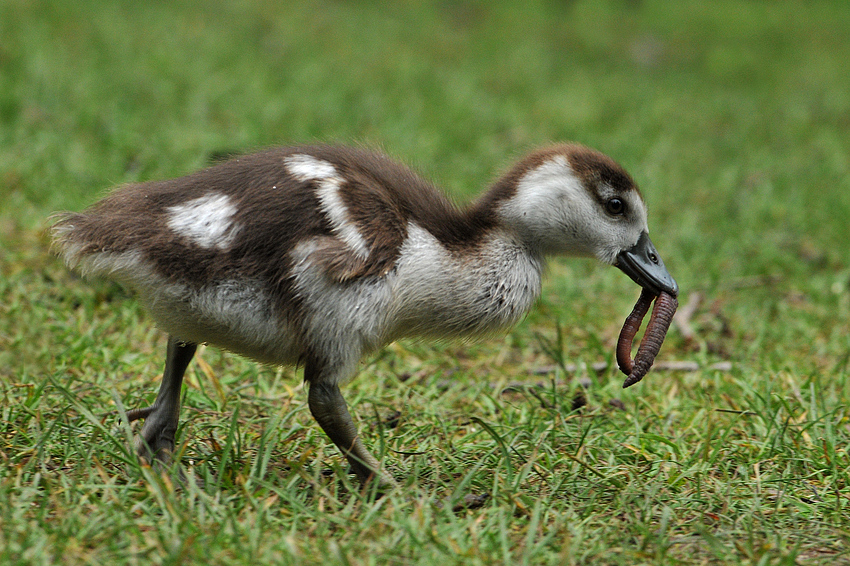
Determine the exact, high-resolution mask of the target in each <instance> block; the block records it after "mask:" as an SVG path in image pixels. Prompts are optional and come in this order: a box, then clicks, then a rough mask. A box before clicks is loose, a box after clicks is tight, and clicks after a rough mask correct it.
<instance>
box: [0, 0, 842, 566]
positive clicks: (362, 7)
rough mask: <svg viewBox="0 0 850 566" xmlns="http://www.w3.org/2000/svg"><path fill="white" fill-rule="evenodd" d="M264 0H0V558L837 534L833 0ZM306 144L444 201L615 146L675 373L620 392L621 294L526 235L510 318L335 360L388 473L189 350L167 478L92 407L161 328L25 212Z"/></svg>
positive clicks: (409, 559) (838, 284)
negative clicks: (535, 291) (509, 174)
mask: <svg viewBox="0 0 850 566" xmlns="http://www.w3.org/2000/svg"><path fill="white" fill-rule="evenodd" d="M285 4H286V5H285V6H284V3H275V2H247V1H236V2H206V3H198V2H192V1H184V2H174V3H160V2H150V3H139V2H113V3H108V4H106V5H104V3H95V2H90V1H80V0H76V1H73V2H71V1H67V0H57V1H54V2H39V1H24V0H7V1H5V2H2V3H0V36H2V37H3V41H2V42H0V396H2V402H0V413H1V414H2V418H0V562H2V563H3V564H52V563H58V562H63V563H76V564H86V563H92V564H104V563H112V564H182V563H209V564H243V563H282V564H318V563H321V564H352V565H361V564H432V563H441V564H493V563H504V564H753V565H755V564H850V558H848V538H850V512H849V511H848V507H850V483H849V480H850V454H848V448H847V447H848V445H850V412H848V407H847V401H848V399H850V379H848V371H849V370H848V365H850V332H848V321H850V247H848V246H847V245H846V241H847V218H850V162H849V161H848V155H850V137H848V136H847V131H848V126H850V83H848V80H847V78H846V60H847V53H850V36H848V35H847V33H846V30H847V29H848V28H849V27H850V6H848V5H847V4H845V3H841V2H827V1H826V0H820V1H817V0H816V1H813V2H805V3H803V2H795V1H790V0H789V1H786V2H772V3H767V2H732V1H724V0H719V1H717V2H697V1H691V0H686V1H683V2H677V3H669V2H661V1H653V0H644V1H626V0H608V1H603V2H585V1H574V2H551V1H550V2H532V3H527V2H508V1H500V2H466V3H460V2H433V3H427V4H417V3H409V2H398V3H392V4H390V5H387V4H386V3H378V2H361V3H341V2H339V3H338V2H331V1H326V2H322V1H318V0H316V1H312V2H308V1H304V2H294V3H285ZM316 140H319V141H343V142H365V143H368V144H371V145H379V146H382V147H384V148H386V149H387V150H388V151H389V152H390V153H392V154H394V155H396V156H398V157H399V158H401V159H402V160H404V161H407V162H409V163H412V164H414V165H416V166H417V167H418V168H419V169H420V170H422V171H423V172H424V173H425V174H426V175H428V176H432V177H434V178H436V179H437V180H438V181H439V182H440V183H441V184H443V185H444V186H446V187H448V188H449V189H450V191H451V192H452V194H453V195H455V196H456V197H457V199H458V200H461V201H464V200H468V199H469V198H471V195H473V194H474V193H475V192H477V191H478V190H479V188H480V187H481V186H482V185H484V184H486V183H487V181H488V180H490V179H492V178H493V176H494V175H495V174H496V173H497V172H498V171H500V169H501V168H504V167H506V166H507V164H508V163H509V162H510V161H511V160H512V159H513V158H515V157H517V156H518V155H520V154H522V153H523V152H524V151H525V150H527V149H529V148H531V147H534V146H536V145H541V144H543V143H546V142H548V141H552V140H577V141H581V142H583V143H586V144H588V145H591V146H594V147H597V148H599V149H601V150H603V151H605V152H606V153H609V154H610V155H612V156H614V157H615V158H616V159H617V160H618V161H620V162H621V163H623V164H624V165H625V166H626V168H627V169H628V170H629V171H631V172H632V174H633V175H634V176H635V178H636V179H637V180H638V181H639V183H640V184H641V186H642V190H643V193H644V195H645V197H646V199H647V201H648V202H649V206H650V223H651V229H652V234H653V240H654V241H655V243H656V245H657V246H658V248H659V250H660V251H661V253H662V255H663V256H664V258H665V262H666V263H667V265H668V267H669V268H670V270H671V271H672V273H673V274H674V275H675V276H676V278H677V279H678V281H679V284H680V286H681V288H682V290H683V302H687V301H688V300H689V298H692V297H693V296H694V295H695V294H697V293H699V295H700V296H701V297H702V300H701V302H699V304H698V307H697V309H696V311H695V313H694V315H693V317H692V319H691V324H692V326H693V329H694V336H693V337H692V338H691V339H687V338H686V337H685V336H684V335H683V334H682V333H681V331H680V330H679V329H677V328H675V327H674V329H673V330H672V331H671V333H670V335H669V336H668V339H667V341H666V343H665V346H664V348H663V350H662V354H661V357H662V358H663V359H665V360H685V361H693V362H697V363H698V364H699V365H700V367H701V368H702V369H700V370H698V371H690V372H654V373H652V374H651V375H649V376H648V377H647V378H646V379H645V381H644V382H643V383H641V384H640V385H639V386H636V387H634V388H632V389H629V390H626V391H623V390H621V389H620V383H621V381H622V376H619V375H617V372H616V371H615V370H614V369H611V362H612V352H613V344H614V341H615V338H616V334H617V332H618V330H619V327H620V325H621V324H622V321H623V319H624V317H625V315H626V314H627V313H628V311H629V309H630V307H631V305H632V303H633V302H634V300H635V298H636V297H637V290H636V289H635V287H634V285H633V284H632V283H631V282H629V281H628V279H627V278H626V277H624V276H622V274H620V273H617V272H616V270H611V269H604V268H603V267H601V266H598V265H595V264H593V263H591V262H586V261H576V260H556V261H553V263H552V265H551V268H550V273H549V276H548V278H547V283H546V286H545V289H544V297H543V298H542V300H541V301H540V304H539V305H538V307H537V308H536V309H535V310H534V312H533V313H532V314H531V315H530V316H529V317H528V318H527V319H526V320H525V321H524V322H523V323H522V324H520V325H519V326H518V327H517V328H516V329H514V330H512V331H511V332H510V333H508V334H507V335H506V336H504V337H501V338H497V339H493V340H488V341H484V342H481V343H477V344H457V343H452V344H430V343H410V342H402V343H399V344H394V345H392V346H390V347H389V348H387V349H386V351H384V352H383V353H381V354H380V355H377V356H375V357H374V358H373V359H370V360H367V361H366V362H365V363H364V365H363V371H362V372H361V374H360V376H359V377H358V378H357V379H355V380H354V381H353V382H352V383H351V384H349V385H348V386H347V388H346V396H347V399H348V401H349V403H350V405H351V406H352V410H353V412H354V413H355V414H356V415H358V417H359V424H360V429H361V432H362V434H363V435H364V436H365V437H366V438H367V442H368V444H369V445H370V446H373V447H376V448H377V449H378V450H379V451H380V452H381V453H382V454H383V455H384V457H385V461H386V464H387V467H388V469H389V470H390V471H391V472H392V473H393V474H394V475H395V476H396V477H397V478H399V479H400V480H401V483H402V485H403V488H402V489H400V490H398V491H395V492H392V493H389V494H388V495H386V496H385V497H382V498H376V497H374V495H375V494H373V493H360V491H359V490H358V487H357V485H356V483H355V482H354V479H353V477H350V476H348V475H347V473H346V469H345V466H344V465H343V464H342V462H341V461H340V458H339V456H338V454H337V453H336V452H335V451H334V449H333V448H332V447H331V446H330V443H329V442H328V441H327V440H326V439H325V438H324V437H323V435H322V434H321V432H320V431H319V430H318V427H317V426H316V425H315V424H314V423H313V422H312V421H311V418H310V417H309V412H308V410H307V408H306V406H305V405H306V403H305V401H306V395H305V391H304V390H303V387H302V385H301V377H300V375H299V374H297V373H296V372H295V371H294V370H291V369H277V368H267V367H260V366H257V365H256V364H252V363H250V362H247V361H244V360H242V359H240V358H238V357H236V356H233V355H229V354H226V353H221V352H219V351H217V350H215V349H212V348H210V349H205V350H203V351H202V352H201V354H200V355H199V357H198V360H199V362H198V363H195V364H193V365H192V366H191V369H190V372H189V375H188V378H187V385H186V388H185V404H184V408H183V421H182V428H181V430H180V431H179V439H180V440H181V441H182V443H183V444H182V445H181V448H180V449H181V451H182V452H181V461H182V463H183V464H184V466H185V467H186V468H187V469H188V470H189V481H187V483H186V484H185V485H184V486H183V487H175V486H174V485H173V484H172V483H171V481H170V480H169V476H167V475H159V474H157V473H156V472H155V471H153V470H151V469H150V468H146V467H142V466H140V465H139V464H138V463H137V462H136V460H135V459H134V457H133V456H132V453H131V451H130V450H129V448H128V446H129V445H130V438H131V431H129V430H127V429H126V428H124V427H122V426H121V425H120V424H119V420H118V419H117V418H116V414H118V412H120V411H121V410H122V409H124V408H129V407H135V406H139V405H142V404H144V403H146V402H149V401H150V400H151V399H152V398H153V396H154V394H155V389H156V385H157V383H156V382H157V377H156V376H157V375H158V373H159V372H160V366H161V363H162V357H163V353H164V344H165V342H164V340H165V339H164V336H162V334H161V333H159V332H158V331H157V330H156V329H155V328H153V327H152V326H151V324H150V321H149V319H148V318H147V317H146V315H145V314H144V313H143V312H142V311H141V309H140V308H139V307H138V305H137V304H136V303H135V302H134V301H133V300H132V298H130V297H128V296H126V295H125V294H124V292H123V291H122V290H121V289H120V288H119V287H116V286H114V285H111V284H108V283H102V282H100V283H93V284H92V283H86V282H83V281H81V280H79V279H78V278H76V277H75V276H73V275H72V274H69V273H68V272H67V271H66V270H65V269H64V267H63V266H62V265H61V264H60V262H59V261H58V260H57V259H55V258H54V257H52V256H51V255H50V254H49V252H48V248H49V242H48V238H47V235H46V229H47V227H48V225H49V221H48V216H49V215H50V214H51V213H52V212H53V211H56V210H78V209H81V208H83V207H85V206H86V205H88V204H90V203H92V202H94V201H95V200H96V199H97V198H98V197H99V196H100V195H101V194H103V192H104V191H105V190H106V189H107V188H108V187H110V186H113V185H115V184H119V183H124V182H130V181H137V180H147V179H160V178H167V177H170V176H176V175H180V174H184V173H187V172H190V171H192V170H194V169H197V168H199V167H201V166H203V165H205V164H207V163H208V162H209V161H210V160H211V159H214V158H215V156H216V155H220V154H222V153H228V152H234V151H236V152H239V151H249V150H251V149H254V148H257V147H262V146H266V145H271V144H282V143H291V142H304V141H316ZM596 362H608V364H609V366H608V368H607V369H605V370H602V371H600V372H595V371H592V370H587V369H579V370H578V371H565V368H566V367H567V366H568V365H569V364H579V367H580V368H585V367H589V366H591V365H592V364H593V363H596ZM716 362H731V369H729V370H726V369H712V364H714V363H716ZM581 383H583V384H584V385H581ZM517 384H519V386H517ZM523 384H524V385H523ZM509 385H510V386H512V387H508V386H509ZM537 385H539V387H537ZM579 391H583V392H584V395H585V396H586V398H587V402H588V404H587V405H586V406H585V407H583V408H582V409H580V410H573V398H574V396H575V395H576V394H577V392H579ZM485 493H486V494H489V499H488V500H486V501H485V502H484V503H483V505H481V506H479V507H477V508H474V509H462V510H453V509H452V507H453V505H454V504H455V503H456V502H458V501H460V500H462V499H463V497H464V496H467V495H470V494H472V495H481V494H485Z"/></svg>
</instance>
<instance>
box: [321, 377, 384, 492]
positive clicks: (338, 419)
mask: <svg viewBox="0 0 850 566" xmlns="http://www.w3.org/2000/svg"><path fill="white" fill-rule="evenodd" d="M305 370H306V371H307V376H308V381H309V376H311V374H312V372H311V371H310V368H305ZM309 404H310V412H311V413H312V414H313V418H315V419H316V422H318V423H319V426H320V427H322V430H324V431H325V434H327V435H328V436H329V437H330V439H331V440H332V441H333V443H334V444H336V445H337V447H338V448H339V449H340V450H341V451H342V453H343V454H344V455H345V457H346V458H347V459H348V462H349V463H350V464H351V468H352V469H353V470H354V472H355V473H356V474H357V477H358V478H360V481H362V482H363V483H364V484H365V483H366V482H368V481H370V480H372V479H375V478H377V481H378V482H379V484H380V485H381V486H382V487H390V486H394V485H395V481H394V480H393V479H392V477H390V476H389V475H386V474H384V473H382V472H381V464H380V462H378V460H377V459H376V458H375V457H374V456H372V454H370V453H369V451H368V450H367V449H366V447H365V446H364V445H363V442H362V441H361V440H360V437H359V436H358V435H357V428H356V427H355V426H354V421H353V420H352V419H351V414H350V413H349V412H348V407H347V406H346V404H345V399H343V397H342V393H340V391H339V387H338V386H337V385H336V384H327V383H322V382H321V381H320V380H316V381H310V393H309Z"/></svg>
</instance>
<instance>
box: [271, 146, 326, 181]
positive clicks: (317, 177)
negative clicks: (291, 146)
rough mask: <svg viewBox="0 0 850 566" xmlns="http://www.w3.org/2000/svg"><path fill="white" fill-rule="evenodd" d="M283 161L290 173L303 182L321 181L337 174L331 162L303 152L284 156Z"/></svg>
mask: <svg viewBox="0 0 850 566" xmlns="http://www.w3.org/2000/svg"><path fill="white" fill-rule="evenodd" d="M283 163H284V165H286V170H287V171H289V174H290V175H292V176H293V177H295V178H296V179H298V180H299V181H303V182H306V181H323V180H325V179H329V178H331V177H336V176H337V175H336V169H335V168H334V166H333V165H332V164H331V163H328V162H327V161H325V160H323V159H316V158H315V157H313V156H312V155H307V154H305V153H296V154H295V155H290V156H288V157H285V158H284V159H283Z"/></svg>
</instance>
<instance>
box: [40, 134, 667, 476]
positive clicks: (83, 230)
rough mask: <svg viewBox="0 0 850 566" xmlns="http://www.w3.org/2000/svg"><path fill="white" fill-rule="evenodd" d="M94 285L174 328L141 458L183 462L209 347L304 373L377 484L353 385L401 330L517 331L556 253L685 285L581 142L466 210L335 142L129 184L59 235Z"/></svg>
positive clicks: (65, 222) (65, 221) (357, 468)
mask: <svg viewBox="0 0 850 566" xmlns="http://www.w3.org/2000/svg"><path fill="white" fill-rule="evenodd" d="M53 235H54V241H55V244H56V247H57V249H58V251H59V254H60V255H61V256H62V257H63V259H64V260H65V262H66V263H67V264H68V266H69V267H70V268H72V269H76V270H78V271H79V272H81V273H82V275H84V276H87V277H105V278H109V279H112V280H115V281H118V282H120V283H121V284H123V285H125V286H126V287H128V288H130V289H131V290H132V291H134V292H135V293H136V294H137V295H138V297H139V299H140V300H141V302H142V303H143V305H144V306H145V307H146V308H147V310H148V311H149V312H150V315H151V316H152V318H153V319H154V321H156V323H157V325H158V326H159V327H160V328H161V329H163V330H164V331H165V332H166V333H168V336H169V339H168V347H167V353H166V360H165V371H164V373H163V377H162V384H161V387H160V390H159V393H158V395H157V397H156V400H155V401H154V403H153V405H151V406H150V407H147V408H144V409H136V410H133V411H130V412H129V413H128V418H129V420H131V421H133V420H136V419H142V418H143V419H145V422H144V425H143V427H142V429H141V431H140V434H139V436H138V437H137V439H136V450H137V452H138V454H139V456H140V457H142V458H145V459H147V460H149V461H154V460H156V461H160V462H169V461H170V458H171V454H172V452H173V450H174V446H175V432H176V430H177V424H178V418H179V411H180V390H181V386H182V381H183V375H184V372H185V371H186V368H187V366H188V365H189V363H190V361H191V360H192V357H193V356H194V354H195V351H196V348H197V345H198V344H202V343H209V344H212V345H215V346H218V347H220V348H223V349H226V350H229V351H232V352H235V353H238V354H241V355H243V356H247V357H248V358H251V359H253V360H257V361H259V362H262V363H268V364H277V365H300V366H303V368H304V379H305V381H306V383H307V385H308V404H309V408H310V412H311V413H312V415H313V417H314V418H315V420H316V421H317V422H318V423H319V426H320V427H321V428H322V429H323V430H324V432H325V433H326V434H327V435H328V437H330V439H331V441H333V443H334V444H335V445H336V446H337V447H338V448H339V450H340V451H341V452H342V454H343V455H344V456H345V457H346V458H347V460H348V462H349V463H350V465H351V468H352V470H353V471H354V472H355V473H356V474H357V476H358V477H359V479H360V480H362V481H363V482H364V483H365V482H367V481H369V480H370V479H372V480H376V481H379V482H380V483H381V484H383V485H392V484H393V483H394V480H393V478H392V477H391V476H390V475H389V474H387V473H385V472H383V471H382V469H381V465H380V463H379V462H378V460H377V459H376V458H375V457H374V456H373V455H372V454H371V453H370V452H369V451H368V450H367V448H366V447H365V446H364V444H363V442H362V441H361V439H360V437H359V435H358V433H357V428H356V426H355V424H354V421H353V420H352V417H351V415H350V414H349V411H348V408H347V405H346V402H345V399H344V398H343V396H342V393H341V392H340V385H342V384H344V383H345V382H346V381H347V380H350V379H351V378H352V377H353V376H354V374H355V373H356V370H357V366H358V363H359V361H360V359H361V358H362V357H363V356H365V355H367V354H369V353H371V352H375V351H376V350H378V349H380V348H382V347H383V346H385V345H387V344H389V343H390V342H392V341H394V340H396V339H399V338H402V337H423V338H439V339H445V338H452V337H467V336H482V335H488V334H492V333H493V332H496V331H499V330H502V329H505V328H507V327H510V326H511V325H513V324H514V323H516V322H517V321H518V320H519V319H520V318H522V317H523V315H525V314H526V313H527V312H528V311H529V309H530V308H531V307H532V306H533V304H534V302H535V300H536V298H537V297H538V295H539V294H540V290H541V277H542V273H543V271H544V267H545V263H546V258H547V257H548V256H552V255H566V256H577V257H594V258H597V259H598V260H600V261H601V262H602V263H605V264H609V265H614V266H617V267H619V268H620V269H622V270H623V271H624V272H625V273H626V274H627V275H629V276H630V277H631V278H632V279H633V280H634V281H635V282H636V283H637V284H638V285H640V286H641V287H643V288H645V289H648V290H650V291H651V292H653V293H654V294H656V295H657V294H658V293H660V292H662V291H665V292H669V293H671V294H673V295H675V294H676V293H677V291H678V287H677V285H676V282H675V281H674V280H673V278H672V276H671V275H670V274H669V273H668V271H667V269H666V268H665V267H664V263H663V262H662V261H661V259H660V257H659V255H658V252H657V251H656V249H655V247H654V246H653V244H652V242H651V241H650V239H649V237H648V230H647V212H646V205H645V203H644V200H643V198H642V196H641V193H640V192H639V190H638V188H637V186H636V184H635V182H634V181H633V180H632V178H631V177H630V176H629V174H628V173H626V171H625V170H624V169H623V168H622V167H621V166H620V165H618V164H617V163H616V162H615V161H613V160H612V159H611V158H609V157H607V156H606V155H604V154H602V153H600V152H598V151H595V150H592V149H590V148H587V147H585V146H582V145H578V144H557V145H552V146H549V147H545V148H542V149H539V150H537V151H534V152H533V153H531V154H530V155H528V156H527V157H525V158H524V159H522V160H521V161H519V162H518V163H517V164H516V165H514V166H513V167H512V168H511V169H510V170H508V172H507V173H506V174H504V175H503V176H502V177H501V178H499V179H498V180H497V181H496V182H495V183H494V184H493V185H492V186H491V187H490V188H489V190H487V191H486V192H485V193H484V194H483V195H482V196H481V197H480V198H478V199H477V200H476V201H474V202H473V203H472V204H471V205H469V206H468V207H466V208H464V209H460V208H458V207H456V206H455V205H454V204H452V202H451V201H450V200H449V199H448V198H447V196H446V195H445V194H444V193H443V192H441V191H440V190H438V189H437V188H435V186H434V185H432V184H431V183H429V182H428V181H426V180H424V179H423V178H422V177H420V176H419V175H417V174H416V173H414V172H413V171H412V170H411V169H409V168H407V167H405V166H404V165H402V164H399V163H397V162H396V161H394V160H393V159H391V158H389V157H387V156H386V155H383V154H382V153H379V152H375V151H370V150H367V149H362V148H352V147H344V146H334V145H315V146H300V147H283V148H275V149H269V150H265V151H262V152H259V153H255V154H251V155H245V156H241V157H237V158H234V159H232V160H229V161H226V162H223V163H220V164H218V165H215V166H213V167H210V168H207V169H204V170H201V171H198V172H196V173H193V174H190V175H187V176H185V177H180V178H177V179H172V180H166V181H151V182H145V183H140V184H132V185H128V186H124V187H122V188H119V189H118V190H116V191H114V192H113V193H111V194H110V195H109V196H107V197H106V198H104V199H103V200H101V201H99V202H97V203H96V204H94V205H93V206H92V207H91V208H90V209H88V210H86V211H84V212H82V213H64V214H62V215H60V216H59V218H58V220H57V221H56V223H55V224H54V229H53Z"/></svg>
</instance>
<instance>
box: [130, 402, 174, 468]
mask: <svg viewBox="0 0 850 566" xmlns="http://www.w3.org/2000/svg"><path fill="white" fill-rule="evenodd" d="M168 412H169V411H165V410H163V409H162V408H161V407H157V405H156V404H154V405H152V406H150V407H146V408H144V409H133V410H132V411H128V412H127V420H128V421H129V422H133V421H136V420H139V419H144V420H145V424H144V425H143V426H142V430H141V432H139V435H138V436H136V440H135V443H134V444H135V448H136V454H137V455H138V456H139V458H140V459H141V460H142V461H143V462H144V463H146V464H159V465H164V466H167V465H169V464H170V463H171V458H172V455H173V454H174V444H175V443H174V437H175V434H176V432H177V418H176V417H175V416H173V414H172V415H169V414H167V413H168Z"/></svg>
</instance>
